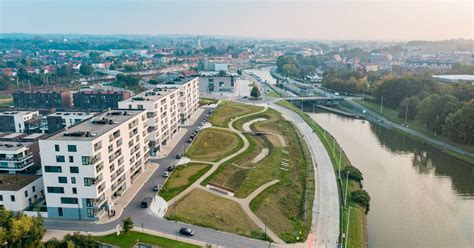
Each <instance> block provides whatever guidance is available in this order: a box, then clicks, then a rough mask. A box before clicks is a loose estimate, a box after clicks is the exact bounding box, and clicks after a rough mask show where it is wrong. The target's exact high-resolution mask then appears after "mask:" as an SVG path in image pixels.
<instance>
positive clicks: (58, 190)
mask: <svg viewBox="0 0 474 248" xmlns="http://www.w3.org/2000/svg"><path fill="white" fill-rule="evenodd" d="M46 190H47V191H48V193H52V194H62V193H64V188H63V187H47V188H46Z"/></svg>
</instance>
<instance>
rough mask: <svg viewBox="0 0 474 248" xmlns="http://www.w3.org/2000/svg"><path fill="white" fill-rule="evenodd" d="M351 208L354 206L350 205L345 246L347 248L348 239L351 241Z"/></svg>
mask: <svg viewBox="0 0 474 248" xmlns="http://www.w3.org/2000/svg"><path fill="white" fill-rule="evenodd" d="M351 208H352V207H349V213H348V214H347V225H346V245H345V248H347V241H349V222H350V221H351Z"/></svg>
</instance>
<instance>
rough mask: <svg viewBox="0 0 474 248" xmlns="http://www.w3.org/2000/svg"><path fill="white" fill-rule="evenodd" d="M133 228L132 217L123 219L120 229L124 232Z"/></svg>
mask: <svg viewBox="0 0 474 248" xmlns="http://www.w3.org/2000/svg"><path fill="white" fill-rule="evenodd" d="M132 229H133V221H132V218H130V217H128V218H126V219H125V220H123V224H122V231H123V232H124V233H128V231H130V230H132Z"/></svg>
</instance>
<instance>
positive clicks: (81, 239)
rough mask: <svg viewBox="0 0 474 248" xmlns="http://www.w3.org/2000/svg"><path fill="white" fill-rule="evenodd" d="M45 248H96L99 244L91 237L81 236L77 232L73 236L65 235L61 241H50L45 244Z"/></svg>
mask: <svg viewBox="0 0 474 248" xmlns="http://www.w3.org/2000/svg"><path fill="white" fill-rule="evenodd" d="M45 246H46V248H63V247H67V248H69V247H72V248H74V247H90V248H98V247H99V243H98V242H97V241H96V240H95V239H94V238H93V237H92V236H91V235H83V234H81V233H79V232H74V234H72V235H71V234H66V235H65V236H64V238H63V239H62V240H57V239H56V238H53V239H50V240H48V241H47V242H46V243H45Z"/></svg>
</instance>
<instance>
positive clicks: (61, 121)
mask: <svg viewBox="0 0 474 248" xmlns="http://www.w3.org/2000/svg"><path fill="white" fill-rule="evenodd" d="M95 114H97V113H94V112H92V113H90V112H64V111H59V112H56V113H52V114H49V115H47V116H46V126H47V132H48V133H54V132H57V131H59V130H62V129H64V128H66V127H70V126H72V125H75V124H78V123H80V122H82V121H84V120H86V119H89V118H91V117H92V116H94V115H95Z"/></svg>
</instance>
